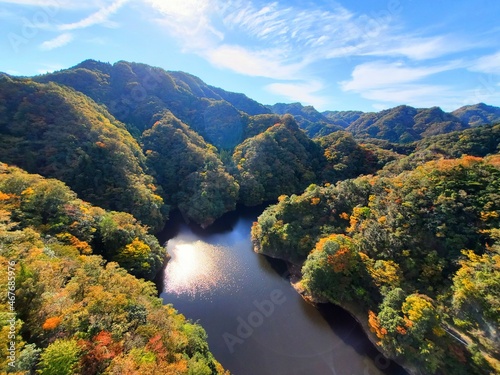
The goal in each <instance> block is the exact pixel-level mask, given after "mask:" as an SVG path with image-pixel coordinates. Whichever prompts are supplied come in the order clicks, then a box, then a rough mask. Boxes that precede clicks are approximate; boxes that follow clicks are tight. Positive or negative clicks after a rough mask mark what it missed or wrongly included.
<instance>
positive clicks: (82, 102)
mask: <svg viewBox="0 0 500 375" xmlns="http://www.w3.org/2000/svg"><path fill="white" fill-rule="evenodd" d="M0 109H1V110H0V160H1V161H2V162H6V163H9V164H14V165H16V166H18V167H21V168H23V169H25V170H26V171H28V172H30V173H39V174H41V175H43V176H45V177H53V178H57V179H59V180H61V181H64V182H65V183H66V184H68V186H70V187H71V188H72V189H73V190H74V191H75V192H77V193H78V195H79V196H80V197H81V198H82V199H85V200H88V201H89V202H92V203H93V204H95V205H99V206H101V207H103V208H107V209H110V210H115V211H125V212H129V213H131V214H133V215H134V216H135V217H136V218H137V219H140V220H141V221H142V222H143V223H144V224H147V225H149V226H150V227H151V228H152V229H153V230H156V229H160V228H161V227H162V226H163V221H164V219H165V216H166V210H165V207H163V200H162V198H161V197H160V196H158V195H157V194H155V193H154V190H155V186H154V181H153V178H152V177H151V176H150V175H148V174H147V173H146V169H147V167H146V158H145V157H144V155H143V153H142V150H141V147H140V146H139V144H138V143H137V141H136V140H135V139H134V138H133V137H132V136H131V135H130V133H129V132H128V131H127V129H126V128H125V125H124V124H122V123H121V122H119V121H117V120H116V119H115V118H114V117H113V116H112V115H110V114H109V112H108V111H107V110H106V109H105V108H104V107H102V106H99V105H97V104H96V103H95V102H94V101H92V100H91V99H90V98H88V97H86V96H85V95H83V94H82V93H79V92H77V91H75V90H72V89H70V88H67V87H63V86H60V85H56V84H54V83H48V84H40V83H36V82H33V81H31V80H29V79H11V78H8V77H5V76H4V77H2V78H0Z"/></svg>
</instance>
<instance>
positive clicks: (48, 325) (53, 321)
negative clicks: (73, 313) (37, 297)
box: [42, 316, 62, 331]
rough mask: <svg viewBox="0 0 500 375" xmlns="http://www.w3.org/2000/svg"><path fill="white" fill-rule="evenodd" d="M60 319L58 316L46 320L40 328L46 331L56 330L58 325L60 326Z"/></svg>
mask: <svg viewBox="0 0 500 375" xmlns="http://www.w3.org/2000/svg"><path fill="white" fill-rule="evenodd" d="M61 321H62V318H61V317H59V316H53V317H52V318H47V320H46V321H45V323H43V325H42V328H43V329H44V330H46V331H50V330H52V329H56V328H57V327H58V326H59V324H61Z"/></svg>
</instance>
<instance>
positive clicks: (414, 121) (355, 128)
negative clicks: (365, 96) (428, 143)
mask: <svg viewBox="0 0 500 375" xmlns="http://www.w3.org/2000/svg"><path fill="white" fill-rule="evenodd" d="M468 127H469V125H468V124H467V123H464V122H462V121H461V120H460V119H458V118H457V117H455V116H453V115H452V114H449V113H446V112H444V111H443V110H442V109H440V108H438V107H432V108H421V109H416V108H413V107H410V106H406V105H401V106H398V107H395V108H391V109H387V110H384V111H380V112H377V113H365V114H363V115H361V116H360V117H359V118H358V119H357V120H355V121H354V122H352V123H351V124H350V125H349V126H348V127H347V130H348V131H350V132H351V133H352V134H354V136H356V137H360V138H378V139H385V140H388V141H390V142H401V143H407V142H413V141H417V140H420V139H422V138H424V137H427V136H432V135H436V134H443V133H449V132H451V131H455V130H463V129H466V128H468Z"/></svg>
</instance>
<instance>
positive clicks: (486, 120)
mask: <svg viewBox="0 0 500 375" xmlns="http://www.w3.org/2000/svg"><path fill="white" fill-rule="evenodd" d="M451 114H452V115H454V116H455V117H457V118H459V119H460V120H461V121H463V122H465V123H467V124H469V125H470V126H480V125H486V124H498V123H500V108H498V107H493V106H491V105H486V104H484V103H478V104H474V105H466V106H463V107H460V108H459V109H457V110H455V111H453V112H451Z"/></svg>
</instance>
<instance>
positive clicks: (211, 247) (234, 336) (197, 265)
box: [161, 214, 405, 375]
mask: <svg viewBox="0 0 500 375" xmlns="http://www.w3.org/2000/svg"><path fill="white" fill-rule="evenodd" d="M255 219H256V214H252V215H247V216H237V215H232V217H231V216H229V217H228V218H226V219H225V220H223V222H222V223H218V224H219V225H218V226H217V225H216V226H214V228H213V229H211V230H210V231H201V230H199V229H197V228H194V227H189V226H188V225H185V224H180V225H179V227H178V228H177V229H178V230H177V233H176V234H175V236H174V237H173V238H171V239H170V240H169V241H168V244H167V250H168V252H169V253H170V255H171V256H172V258H171V260H170V261H169V263H168V264H167V267H166V269H165V272H164V278H163V286H162V288H163V293H162V294H161V297H162V298H163V300H164V302H165V303H172V304H173V305H174V307H175V308H176V309H177V310H178V311H179V312H181V313H182V314H184V315H185V316H186V317H187V318H190V319H192V320H194V321H199V323H201V324H202V326H203V327H204V328H205V330H206V331H207V333H208V342H209V345H210V350H211V351H212V352H213V354H214V355H215V357H216V358H217V359H218V360H219V361H220V362H221V363H222V365H223V366H224V367H225V368H227V369H228V370H230V371H231V373H232V374H234V375H314V374H318V375H323V374H338V375H357V374H360V375H361V374H363V375H365V374H373V375H376V374H404V373H405V372H404V371H403V370H402V369H401V368H399V367H398V366H396V365H395V364H394V363H391V362H390V361H388V360H385V359H384V358H383V357H382V356H381V355H380V354H379V353H378V352H377V350H376V349H375V348H374V346H373V345H372V344H371V343H370V342H369V341H368V339H367V338H366V335H365V334H364V333H363V331H362V330H361V328H360V327H359V325H358V324H357V323H356V322H355V321H354V319H353V318H352V317H351V316H350V315H349V314H347V313H346V312H345V311H344V310H342V309H340V308H338V307H335V306H332V305H326V306H323V307H322V308H321V309H317V308H315V307H313V306H311V305H310V304H308V303H306V302H305V301H304V300H303V299H302V298H301V297H300V296H299V294H298V293H297V292H296V291H295V290H294V289H293V288H292V287H291V286H290V283H289V281H288V280H287V277H286V276H287V275H286V267H284V265H283V263H282V262H280V261H276V260H271V259H268V258H267V257H265V256H262V255H258V254H255V253H254V252H253V251H252V245H251V242H250V228H251V225H252V222H253V221H254V220H255Z"/></svg>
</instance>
